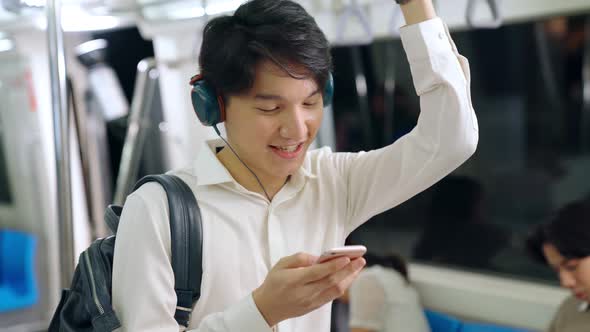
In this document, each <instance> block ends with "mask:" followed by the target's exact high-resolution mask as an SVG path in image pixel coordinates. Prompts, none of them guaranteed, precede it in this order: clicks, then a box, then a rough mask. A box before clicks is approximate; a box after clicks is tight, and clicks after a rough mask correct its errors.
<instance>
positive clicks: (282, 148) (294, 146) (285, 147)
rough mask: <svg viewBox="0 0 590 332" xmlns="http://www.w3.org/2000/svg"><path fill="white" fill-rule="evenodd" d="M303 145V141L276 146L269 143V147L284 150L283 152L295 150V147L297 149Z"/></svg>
mask: <svg viewBox="0 0 590 332" xmlns="http://www.w3.org/2000/svg"><path fill="white" fill-rule="evenodd" d="M301 145H303V143H299V144H296V145H288V146H277V145H271V147H273V148H275V149H278V150H281V151H285V152H295V151H297V149H299V147H300V146H301Z"/></svg>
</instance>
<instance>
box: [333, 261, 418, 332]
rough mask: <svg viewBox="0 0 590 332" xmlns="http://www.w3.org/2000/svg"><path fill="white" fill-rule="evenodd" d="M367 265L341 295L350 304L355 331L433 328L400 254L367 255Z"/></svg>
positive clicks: (389, 331) (351, 325)
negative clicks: (429, 325)
mask: <svg viewBox="0 0 590 332" xmlns="http://www.w3.org/2000/svg"><path fill="white" fill-rule="evenodd" d="M365 260H366V261H367V268H366V269H364V270H363V271H362V272H361V274H360V275H359V276H358V278H357V279H356V280H355V281H354V282H353V283H352V286H351V287H350V289H349V290H348V291H347V292H346V293H345V294H344V296H343V297H341V298H340V301H342V302H345V303H348V304H349V307H350V320H349V321H350V331H351V332H409V331H411V332H430V328H429V327H428V322H427V321H426V317H425V315H424V310H423V308H422V305H421V304H420V298H419V296H418V293H417V292H416V290H415V289H414V287H413V286H412V284H411V283H410V279H409V276H408V268H407V265H406V262H405V261H404V259H403V258H402V257H400V256H398V255H389V256H385V257H379V256H375V255H372V254H367V255H365Z"/></svg>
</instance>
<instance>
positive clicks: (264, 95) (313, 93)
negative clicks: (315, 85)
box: [254, 89, 320, 100]
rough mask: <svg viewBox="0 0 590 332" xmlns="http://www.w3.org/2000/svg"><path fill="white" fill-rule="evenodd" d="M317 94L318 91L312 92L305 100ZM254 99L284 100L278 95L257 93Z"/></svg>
mask: <svg viewBox="0 0 590 332" xmlns="http://www.w3.org/2000/svg"><path fill="white" fill-rule="evenodd" d="M319 92H320V89H316V90H315V91H314V92H312V93H311V94H310V95H309V96H307V97H306V98H305V99H307V98H311V97H313V96H315V95H316V94H318V93H319ZM254 99H260V100H284V99H285V98H283V97H282V96H279V95H269V94H263V93H259V94H257V95H256V96H254Z"/></svg>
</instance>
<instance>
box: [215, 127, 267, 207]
mask: <svg viewBox="0 0 590 332" xmlns="http://www.w3.org/2000/svg"><path fill="white" fill-rule="evenodd" d="M213 129H214V130H215V132H216V133H217V135H218V136H219V138H221V139H222V140H223V141H224V142H225V144H227V146H228V147H229V149H230V150H231V151H232V152H233V153H234V155H235V156H236V157H237V158H238V160H239V161H240V162H241V163H242V165H244V166H246V168H247V169H248V170H249V171H250V173H252V175H254V178H256V181H258V184H259V185H260V188H262V191H264V195H266V198H267V199H268V201H269V202H270V201H271V199H270V196H269V195H268V193H267V192H266V189H264V186H263V185H262V181H260V179H259V178H258V176H257V175H256V173H254V171H253V170H252V169H250V167H248V165H246V163H245V162H244V161H243V160H242V158H240V156H238V153H237V152H236V151H235V150H234V148H232V146H231V145H230V144H229V142H228V141H226V140H225V138H223V136H221V133H220V132H219V129H218V128H217V125H213Z"/></svg>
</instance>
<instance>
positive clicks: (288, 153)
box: [270, 143, 304, 159]
mask: <svg viewBox="0 0 590 332" xmlns="http://www.w3.org/2000/svg"><path fill="white" fill-rule="evenodd" d="M303 146H304V143H299V144H295V145H287V146H276V145H270V148H271V149H272V150H273V151H274V153H275V154H277V155H278V156H279V157H281V158H284V159H294V158H296V157H297V156H299V153H300V152H301V151H303Z"/></svg>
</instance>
